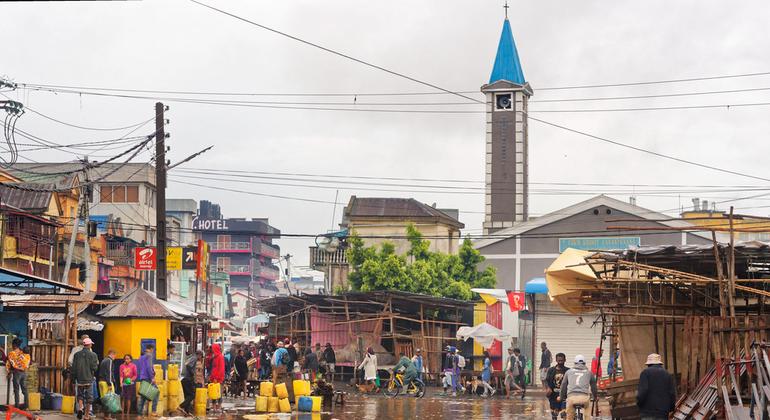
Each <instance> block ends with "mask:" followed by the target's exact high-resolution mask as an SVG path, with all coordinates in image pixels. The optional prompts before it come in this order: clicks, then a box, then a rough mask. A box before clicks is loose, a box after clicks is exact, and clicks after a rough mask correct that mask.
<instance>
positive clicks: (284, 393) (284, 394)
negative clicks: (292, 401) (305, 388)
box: [275, 384, 289, 398]
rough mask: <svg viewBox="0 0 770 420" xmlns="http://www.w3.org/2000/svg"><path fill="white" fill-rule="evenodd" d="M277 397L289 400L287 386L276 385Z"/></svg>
mask: <svg viewBox="0 0 770 420" xmlns="http://www.w3.org/2000/svg"><path fill="white" fill-rule="evenodd" d="M275 395H276V396H278V398H289V390H287V389H286V384H278V385H276V386H275Z"/></svg>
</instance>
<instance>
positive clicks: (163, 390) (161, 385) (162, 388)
mask: <svg viewBox="0 0 770 420" xmlns="http://www.w3.org/2000/svg"><path fill="white" fill-rule="evenodd" d="M155 385H157V386H158V391H159V392H160V399H163V398H165V397H166V396H167V395H168V385H166V381H155Z"/></svg>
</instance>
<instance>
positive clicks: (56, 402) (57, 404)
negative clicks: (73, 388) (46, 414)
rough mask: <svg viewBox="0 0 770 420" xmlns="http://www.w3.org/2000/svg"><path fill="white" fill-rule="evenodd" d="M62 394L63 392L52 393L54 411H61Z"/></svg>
mask: <svg viewBox="0 0 770 420" xmlns="http://www.w3.org/2000/svg"><path fill="white" fill-rule="evenodd" d="M62 398H63V397H62V395H61V394H51V410H52V411H61V403H62Z"/></svg>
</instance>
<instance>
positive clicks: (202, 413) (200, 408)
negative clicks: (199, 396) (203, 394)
mask: <svg viewBox="0 0 770 420" xmlns="http://www.w3.org/2000/svg"><path fill="white" fill-rule="evenodd" d="M193 414H195V415H196V416H197V417H206V403H203V404H195V410H194V411H193Z"/></svg>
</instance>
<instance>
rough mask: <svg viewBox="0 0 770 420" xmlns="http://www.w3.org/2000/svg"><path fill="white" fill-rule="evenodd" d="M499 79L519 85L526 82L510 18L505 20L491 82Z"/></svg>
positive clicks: (490, 77)
mask: <svg viewBox="0 0 770 420" xmlns="http://www.w3.org/2000/svg"><path fill="white" fill-rule="evenodd" d="M498 80H507V81H509V82H513V83H516V84H519V85H523V84H524V83H525V80H524V71H523V70H522V69H521V62H520V61H519V52H518V51H517V50H516V42H515V41H514V40H513V32H512V31H511V23H510V22H509V21H508V18H506V19H505V21H504V22H503V31H502V33H501V34H500V43H499V44H497V55H495V65H494V67H493V68H492V74H491V75H490V76H489V83H494V82H496V81H498Z"/></svg>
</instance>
